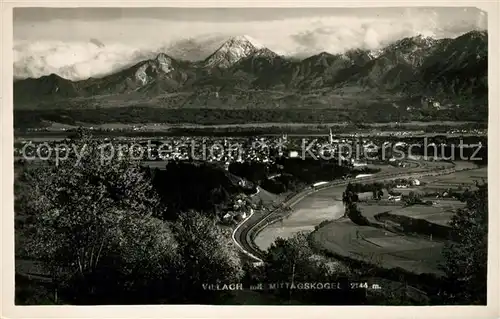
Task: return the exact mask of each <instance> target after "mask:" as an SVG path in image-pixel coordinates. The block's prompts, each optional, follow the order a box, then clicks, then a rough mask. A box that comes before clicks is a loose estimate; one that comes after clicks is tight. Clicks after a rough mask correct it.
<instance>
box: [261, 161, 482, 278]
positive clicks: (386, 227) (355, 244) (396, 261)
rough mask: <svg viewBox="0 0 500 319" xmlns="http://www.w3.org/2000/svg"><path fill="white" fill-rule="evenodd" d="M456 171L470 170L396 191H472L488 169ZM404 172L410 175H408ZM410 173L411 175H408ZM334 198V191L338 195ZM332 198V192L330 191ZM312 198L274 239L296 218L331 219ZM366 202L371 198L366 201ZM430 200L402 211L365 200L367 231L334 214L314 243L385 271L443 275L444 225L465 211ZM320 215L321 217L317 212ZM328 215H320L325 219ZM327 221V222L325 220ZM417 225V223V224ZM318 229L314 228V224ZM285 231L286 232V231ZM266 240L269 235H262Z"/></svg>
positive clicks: (397, 206) (329, 207) (385, 202)
mask: <svg viewBox="0 0 500 319" xmlns="http://www.w3.org/2000/svg"><path fill="white" fill-rule="evenodd" d="M456 167H458V168H460V169H462V168H467V169H468V170H464V171H459V172H455V173H453V174H449V175H442V176H434V177H422V178H421V179H420V180H421V181H422V182H423V183H424V184H425V185H424V186H414V187H413V188H411V189H410V188H408V189H395V190H396V191H398V192H401V193H405V194H407V193H409V192H410V191H414V192H420V193H422V192H427V191H435V190H445V189H448V188H452V189H456V188H457V187H458V186H462V187H463V188H465V187H469V188H473V186H474V183H475V181H476V180H477V181H481V180H483V179H484V180H487V168H486V167H484V168H475V169H471V168H473V167H474V165H473V164H471V163H466V162H461V163H457V165H456ZM406 170H407V171H408V169H406ZM410 171H411V170H410ZM337 192H338V190H337ZM330 194H331V191H330ZM319 196H320V197H319V198H318V197H317V194H314V195H313V196H311V197H314V198H315V200H314V199H313V198H309V199H305V200H304V203H299V205H297V207H296V211H295V213H296V214H297V215H298V216H297V217H294V215H292V216H290V218H289V220H288V221H287V220H285V221H284V222H283V224H282V225H280V226H278V225H275V226H274V231H275V233H280V234H286V235H287V236H290V234H288V233H289V232H291V229H290V227H292V226H293V225H294V223H293V222H295V223H297V222H298V220H299V219H300V216H311V219H313V218H312V216H318V217H314V219H316V220H318V219H319V212H320V211H325V210H329V211H330V212H331V213H330V216H332V215H334V214H332V213H333V210H332V202H330V205H326V204H324V203H322V200H321V198H325V199H326V198H327V196H326V195H319ZM365 197H367V198H369V196H368V195H367V196H365ZM423 200H424V201H426V200H430V201H432V202H433V204H432V206H426V205H413V206H408V207H404V205H403V203H401V202H397V203H396V202H389V201H388V200H387V196H386V195H385V196H384V198H383V199H382V200H381V201H380V202H375V201H371V200H369V201H368V202H360V203H358V208H359V209H360V211H361V213H362V215H363V216H365V217H366V218H367V219H368V221H369V223H370V225H371V226H360V225H357V224H355V223H353V222H352V221H351V220H350V219H348V218H344V217H342V218H341V216H342V214H337V216H338V218H332V217H330V218H329V219H330V220H332V219H333V220H332V221H331V222H329V223H327V224H325V225H323V226H322V227H320V228H319V229H317V230H316V231H314V232H313V233H312V240H313V243H314V244H315V246H316V247H317V248H319V249H320V250H323V251H326V252H329V253H333V254H334V255H340V256H343V257H348V258H352V259H358V260H362V261H365V262H369V263H372V264H376V265H378V266H382V267H384V268H403V269H405V270H407V271H411V272H414V273H433V274H436V275H441V274H442V272H441V270H440V268H439V264H440V263H441V262H442V261H443V256H442V253H441V252H442V249H443V246H444V244H445V242H446V241H447V240H449V238H451V237H448V235H447V234H448V232H449V228H448V227H449V226H448V222H449V221H450V219H451V217H452V216H453V214H454V212H455V211H456V210H457V209H459V208H463V207H465V203H463V202H460V201H458V200H456V199H453V198H431V197H428V198H423ZM318 211H319V212H318ZM326 216H327V214H324V217H326ZM302 219H303V220H302V225H304V224H308V225H309V227H307V229H308V230H310V229H311V228H312V227H311V224H312V223H306V222H305V217H302ZM325 219H327V218H325ZM415 221H418V222H415ZM316 225H317V224H316ZM287 227H289V228H288V229H287ZM264 231H267V232H268V233H267V234H264V232H263V234H262V235H264V236H267V237H269V236H270V232H271V229H266V230H264Z"/></svg>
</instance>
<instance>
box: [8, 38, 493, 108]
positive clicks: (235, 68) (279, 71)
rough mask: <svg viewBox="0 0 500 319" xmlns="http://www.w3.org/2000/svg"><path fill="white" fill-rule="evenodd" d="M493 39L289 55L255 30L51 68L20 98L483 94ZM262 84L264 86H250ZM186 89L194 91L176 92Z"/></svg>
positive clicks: (195, 100)
mask: <svg viewBox="0 0 500 319" xmlns="http://www.w3.org/2000/svg"><path fill="white" fill-rule="evenodd" d="M487 47H488V46H487V32H480V31H471V32H468V33H466V34H463V35H461V36H459V37H457V38H455V39H440V40H436V39H432V38H426V37H423V36H417V37H410V38H403V39H400V40H398V41H395V42H393V43H391V44H389V45H387V46H386V47H384V48H382V49H381V50H378V51H377V52H373V51H370V50H362V49H356V50H349V51H347V52H345V53H343V54H331V53H328V52H320V53H318V54H316V55H312V56H309V57H307V58H304V59H290V58H288V57H284V56H280V55H278V54H276V53H275V52H273V51H271V50H270V49H268V48H266V47H264V46H262V45H260V44H259V43H258V42H256V41H255V40H254V39H252V38H250V37H248V36H236V37H232V38H230V39H228V40H227V41H225V42H224V43H223V44H222V45H221V46H220V47H219V48H218V49H217V50H215V51H214V52H213V53H212V54H211V55H209V56H208V57H207V58H206V59H204V60H202V61H195V62H191V61H183V60H178V59H174V58H172V57H171V56H169V55H168V54H166V53H159V54H158V55H157V56H156V57H155V58H153V59H149V60H144V61H141V62H139V63H137V64H135V65H133V66H131V67H129V68H126V69H124V70H121V71H118V72H116V73H113V74H110V75H107V76H104V77H101V78H89V79H87V80H81V81H71V80H66V79H64V78H62V77H60V76H58V75H55V74H51V75H48V76H43V77H40V78H38V79H33V78H28V79H23V80H16V81H14V105H15V107H16V106H17V107H19V106H22V107H26V106H28V107H37V105H38V106H40V105H42V106H43V107H47V105H49V106H50V105H51V103H52V104H57V103H56V102H61V101H64V100H71V99H83V100H85V99H87V100H88V99H91V100H92V101H93V102H92V103H91V104H92V105H96V104H99V103H100V102H99V101H104V100H106V98H108V97H110V96H111V97H112V96H121V95H123V96H124V97H123V98H124V99H128V98H127V97H129V98H130V100H132V99H135V100H137V101H141V100H143V99H151V98H160V99H161V100H162V101H163V102H162V103H166V105H167V106H168V107H184V106H186V105H193V106H196V105H199V106H204V105H208V104H210V103H213V104H221V105H224V103H225V104H227V105H228V107H230V106H231V103H232V104H234V105H237V104H238V103H244V104H245V105H252V101H254V102H255V104H266V103H267V104H268V105H274V104H276V103H278V104H280V105H282V104H286V103H292V102H290V101H289V99H288V100H287V97H286V96H291V95H294V96H300V97H301V99H302V98H304V99H308V100H307V101H309V102H310V101H311V99H317V100H320V99H321V97H320V96H326V97H325V98H323V100H328V98H329V96H345V94H351V93H346V92H354V93H352V94H354V95H356V94H357V93H356V92H358V93H359V92H361V93H363V94H364V93H366V94H375V95H381V94H392V95H393V96H397V97H401V96H407V97H411V98H413V97H415V96H418V95H421V96H437V97H438V98H440V99H444V100H450V101H451V102H453V101H460V102H462V101H464V100H471V101H480V100H483V101H484V99H487V54H488V53H487ZM255 90H257V91H259V92H260V93H259V94H250V93H249V92H250V91H255ZM262 90H264V91H268V92H262ZM26 92H30V94H26ZM273 92H275V93H273ZM276 92H281V93H276ZM181 93H182V94H183V95H185V96H187V98H186V99H184V100H182V99H179V100H176V99H177V98H176V99H169V96H171V95H172V94H181ZM312 95H314V97H310V96H312ZM94 100H99V101H98V102H94ZM87 102H88V101H87ZM309 102H308V103H309ZM323 102H324V101H323ZM323 102H322V103H323ZM186 103H187V104H186ZM293 103H295V102H293ZM293 103H292V104H293ZM457 103H458V102H457ZM59 104H60V103H59ZM69 104H74V103H69ZM77 104H78V103H77ZM84 104H85V103H84ZM88 104H89V103H86V104H85V105H86V107H88ZM108 104H109V103H108ZM313 104H314V103H313ZM320 104H321V103H320ZM323 104H325V105H327V104H328V103H327V102H325V103H323ZM33 105H34V106H33ZM236 107H237V106H236Z"/></svg>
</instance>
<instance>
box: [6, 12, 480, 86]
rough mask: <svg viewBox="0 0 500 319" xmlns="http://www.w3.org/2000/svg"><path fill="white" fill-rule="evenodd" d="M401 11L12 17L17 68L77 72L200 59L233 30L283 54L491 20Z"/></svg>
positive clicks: (446, 33) (448, 31)
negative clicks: (247, 17)
mask: <svg viewBox="0 0 500 319" xmlns="http://www.w3.org/2000/svg"><path fill="white" fill-rule="evenodd" d="M448 11H449V10H448ZM402 12H403V14H401V11H400V12H399V13H397V14H392V15H386V16H367V15H363V16H358V15H356V13H355V12H354V13H352V14H350V15H345V14H344V15H338V16H309V17H301V18H297V17H293V18H287V19H276V20H265V21H241V22H227V21H225V22H224V21H221V22H206V21H172V20H158V19H146V18H141V19H139V18H133V19H132V18H124V19H115V20H112V21H82V20H51V21H32V22H26V21H21V22H18V23H17V24H15V25H14V39H15V42H14V43H15V46H14V48H13V50H14V75H15V77H16V78H26V77H40V76H42V75H48V74H50V73H57V74H59V75H60V76H63V77H65V78H68V79H72V80H80V79H85V78H88V77H98V76H102V75H105V74H109V73H111V72H114V71H116V70H118V69H122V68H124V67H127V66H129V65H132V64H134V63H137V62H138V61H140V60H143V59H147V58H150V57H153V56H154V55H155V54H157V53H158V52H165V53H167V54H170V55H172V56H173V57H177V58H182V59H188V60H201V59H204V58H205V57H207V56H208V55H209V54H210V53H212V52H213V51H214V50H215V49H216V48H217V47H218V46H219V45H220V44H221V43H222V42H223V41H224V40H225V39H227V38H228V37H230V36H234V35H244V34H246V35H249V36H251V37H252V38H255V39H257V40H258V41H259V42H260V43H262V44H263V45H265V46H266V47H268V48H269V49H271V50H273V51H275V52H276V53H278V54H285V55H296V56H306V55H311V54H316V53H318V52H321V51H327V52H330V53H342V52H345V51H346V50H349V49H356V48H362V49H377V48H379V47H381V46H384V45H386V44H388V43H390V42H393V41H396V40H398V39H401V38H403V37H407V36H415V35H418V34H423V35H426V36H434V37H437V38H440V37H456V36H458V35H460V34H462V33H464V32H467V31H469V30H471V29H476V28H485V27H486V25H487V17H486V16H485V15H484V14H481V12H480V11H478V10H474V9H471V10H468V11H463V10H462V9H460V10H458V11H457V12H455V11H454V12H453V14H448V15H447V11H446V10H442V11H439V12H438V11H437V10H430V9H407V10H405V11H402ZM458 12H460V14H459V13H458ZM471 12H472V13H471Z"/></svg>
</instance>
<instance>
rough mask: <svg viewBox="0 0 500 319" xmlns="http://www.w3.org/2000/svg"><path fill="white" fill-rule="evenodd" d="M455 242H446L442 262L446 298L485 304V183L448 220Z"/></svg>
mask: <svg viewBox="0 0 500 319" xmlns="http://www.w3.org/2000/svg"><path fill="white" fill-rule="evenodd" d="M450 226H451V227H452V230H453V232H454V235H455V238H458V240H457V242H454V243H451V244H447V245H446V246H445V249H444V251H443V254H444V256H445V259H446V262H445V263H444V265H443V270H444V271H445V273H446V275H447V278H448V281H449V286H448V287H447V288H448V291H447V292H448V296H449V299H450V301H452V302H455V303H460V304H464V303H465V304H486V295H487V291H486V285H487V265H488V185H487V184H482V185H478V190H476V191H474V192H473V194H472V195H471V196H470V197H469V198H468V199H467V205H466V207H465V208H464V209H460V210H458V211H457V212H456V214H455V215H454V216H453V218H452V220H451V221H450Z"/></svg>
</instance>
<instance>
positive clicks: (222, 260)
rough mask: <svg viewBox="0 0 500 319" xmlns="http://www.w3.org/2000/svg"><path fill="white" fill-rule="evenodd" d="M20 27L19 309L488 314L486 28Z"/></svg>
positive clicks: (280, 17) (460, 23) (340, 22)
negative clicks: (452, 310)
mask: <svg viewBox="0 0 500 319" xmlns="http://www.w3.org/2000/svg"><path fill="white" fill-rule="evenodd" d="M430 4H431V3H429V5H430ZM90 5H91V4H90ZM117 5H118V4H117ZM12 28H13V39H12V54H13V61H12V67H13V78H12V79H11V81H12V88H13V89H12V90H13V91H12V94H13V95H12V96H13V153H14V154H13V159H14V163H13V170H14V173H13V194H14V195H13V200H14V204H13V207H14V253H15V257H14V262H15V284H14V289H15V291H14V297H15V305H17V306H28V305H30V306H33V305H35V306H42V305H44V306H69V305H72V306H75V305H77V306H102V305H261V306H264V305H280V306H287V305H292V306H298V305H300V306H367V305H370V306H455V305H464V306H486V305H487V304H489V303H491V302H492V300H491V299H488V298H487V296H488V290H487V287H488V284H489V283H488V272H491V271H497V270H494V269H488V257H489V256H488V248H489V246H490V245H489V244H488V235H489V229H491V228H489V227H488V220H489V218H488V215H489V211H488V207H489V205H488V189H489V188H488V114H489V109H488V105H489V103H488V102H489V98H488V93H489V91H488V39H489V38H490V40H491V36H490V37H489V31H488V12H487V11H485V10H482V9H479V8H476V7H472V6H470V7H463V6H458V4H457V6H456V7H449V6H448V7H439V6H436V7H432V6H427V7H411V6H410V5H409V6H407V7H400V6H398V7H396V6H394V7H322V8H320V7H310V8H308V7H307V3H305V2H304V7H283V8H279V7H275V8H269V7H246V8H241V7H240V8H236V7H227V8H222V7H213V8H208V7H206V8H201V7H200V8H196V7H193V8H188V7H185V8H182V7H160V6H158V7H71V8H69V7H68V8H63V7H59V8H58V7H35V6H33V7H16V8H13V13H12ZM497 51H498V50H497ZM9 81H10V80H9ZM490 186H491V185H490ZM490 188H491V187H490ZM490 191H491V190H490ZM374 315H375V314H374Z"/></svg>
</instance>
